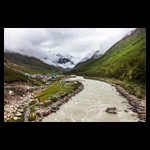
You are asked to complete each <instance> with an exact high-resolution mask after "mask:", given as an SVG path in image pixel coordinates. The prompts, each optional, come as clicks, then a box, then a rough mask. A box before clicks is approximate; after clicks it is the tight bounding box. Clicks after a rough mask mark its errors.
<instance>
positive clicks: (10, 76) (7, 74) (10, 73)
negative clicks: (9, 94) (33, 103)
mask: <svg viewBox="0 0 150 150" xmlns="http://www.w3.org/2000/svg"><path fill="white" fill-rule="evenodd" d="M27 79H28V77H27V76H25V75H23V74H21V73H19V72H16V71H14V70H11V69H9V68H7V67H6V66H4V82H14V81H25V82H26V81H27Z"/></svg>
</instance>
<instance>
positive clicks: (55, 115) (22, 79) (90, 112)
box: [4, 28, 146, 122]
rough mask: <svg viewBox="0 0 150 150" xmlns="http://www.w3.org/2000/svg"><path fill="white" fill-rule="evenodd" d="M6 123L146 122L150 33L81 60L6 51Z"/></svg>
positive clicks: (142, 32) (129, 36)
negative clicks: (147, 35) (147, 58)
mask: <svg viewBox="0 0 150 150" xmlns="http://www.w3.org/2000/svg"><path fill="white" fill-rule="evenodd" d="M4 122H146V29H145V28H137V29H135V30H134V31H132V32H131V33H130V34H127V35H126V36H124V37H123V38H122V39H120V41H118V42H117V43H115V44H113V45H112V46H111V47H110V48H109V49H108V50H107V51H106V52H105V53H104V54H101V52H100V50H96V51H95V52H94V51H93V52H90V53H89V54H87V55H85V57H84V58H82V60H80V61H79V60H78V59H77V58H75V57H74V56H72V55H70V54H67V55H62V54H60V53H58V54H50V55H47V56H46V55H45V56H44V54H43V55H41V56H38V58H37V57H33V56H27V55H23V54H21V53H16V52H9V51H6V52H5V53H4Z"/></svg>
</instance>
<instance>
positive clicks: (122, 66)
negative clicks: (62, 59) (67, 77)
mask: <svg viewBox="0 0 150 150" xmlns="http://www.w3.org/2000/svg"><path fill="white" fill-rule="evenodd" d="M66 74H76V75H81V76H89V77H99V78H115V79H119V80H121V81H126V80H127V81H129V82H130V81H141V82H143V84H145V83H146V31H142V32H141V33H139V34H131V35H129V36H127V37H125V38H123V39H122V40H120V41H119V42H118V43H116V44H115V45H113V46H112V47H111V48H110V49H109V50H108V51H107V52H106V53H105V54H104V55H103V56H101V57H100V58H99V59H96V60H94V61H92V62H90V63H88V64H85V65H84V66H82V67H80V68H78V69H76V70H72V71H70V72H68V73H66Z"/></svg>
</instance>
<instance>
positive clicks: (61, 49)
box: [4, 28, 135, 59]
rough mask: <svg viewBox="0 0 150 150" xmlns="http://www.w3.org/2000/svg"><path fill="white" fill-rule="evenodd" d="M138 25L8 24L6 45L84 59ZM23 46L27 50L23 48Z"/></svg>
mask: <svg viewBox="0 0 150 150" xmlns="http://www.w3.org/2000/svg"><path fill="white" fill-rule="evenodd" d="M133 29H135V28H6V29H4V48H5V49H9V50H11V51H15V52H20V53H24V54H26V55H29V56H35V57H37V56H39V55H41V56H42V55H43V56H44V55H48V54H49V52H52V53H62V54H72V55H74V56H75V57H78V58H80V59H82V58H83V57H84V56H85V55H87V54H88V53H89V52H90V51H96V50H101V51H102V53H104V52H105V51H107V50H108V48H109V47H110V46H112V45H113V44H114V43H115V42H117V41H118V40H120V39H121V38H122V37H123V36H124V35H125V34H127V33H128V32H129V31H132V30H133ZM21 50H23V51H21Z"/></svg>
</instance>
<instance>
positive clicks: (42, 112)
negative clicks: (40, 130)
mask: <svg viewBox="0 0 150 150" xmlns="http://www.w3.org/2000/svg"><path fill="white" fill-rule="evenodd" d="M83 88H84V86H83V84H82V83H81V85H80V86H79V87H78V89H76V90H75V91H73V92H72V93H70V94H69V95H68V96H65V97H64V98H62V99H59V100H57V101H56V102H54V103H52V104H51V105H50V106H48V107H45V108H43V107H40V104H38V108H35V109H36V111H35V113H36V114H38V117H36V119H35V122H41V121H42V119H43V118H44V117H46V116H48V115H50V114H51V113H56V112H57V110H59V108H60V107H61V105H63V104H65V103H67V102H68V101H69V100H71V99H72V97H73V96H75V95H76V94H78V93H79V92H81V91H82V90H83ZM48 102H49V101H47V103H48ZM41 106H42V105H41Z"/></svg>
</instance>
